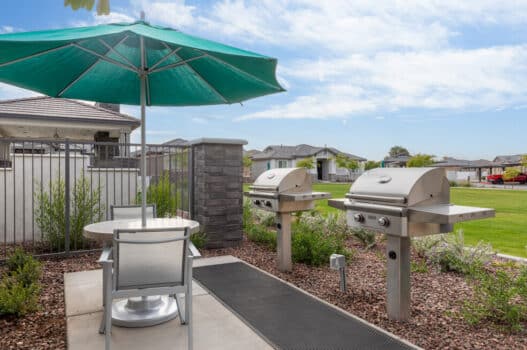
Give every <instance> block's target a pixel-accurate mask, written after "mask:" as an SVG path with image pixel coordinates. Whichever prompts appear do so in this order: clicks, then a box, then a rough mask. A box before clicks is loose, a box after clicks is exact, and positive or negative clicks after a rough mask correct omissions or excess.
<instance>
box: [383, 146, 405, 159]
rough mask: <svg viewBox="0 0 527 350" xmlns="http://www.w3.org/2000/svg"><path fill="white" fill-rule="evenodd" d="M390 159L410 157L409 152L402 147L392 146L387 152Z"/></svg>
mask: <svg viewBox="0 0 527 350" xmlns="http://www.w3.org/2000/svg"><path fill="white" fill-rule="evenodd" d="M388 154H389V156H390V157H398V156H410V152H408V150H407V149H406V148H404V147H402V146H393V147H392V148H390V151H389V152H388Z"/></svg>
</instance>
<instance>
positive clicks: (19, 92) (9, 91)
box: [0, 83, 40, 100]
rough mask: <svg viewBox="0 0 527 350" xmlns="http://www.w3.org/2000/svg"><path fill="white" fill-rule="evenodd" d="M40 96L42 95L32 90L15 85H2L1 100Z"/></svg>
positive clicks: (0, 90)
mask: <svg viewBox="0 0 527 350" xmlns="http://www.w3.org/2000/svg"><path fill="white" fill-rule="evenodd" d="M38 95H40V94H38V93H36V92H33V91H30V90H26V89H21V88H18V87H16V86H13V85H9V84H4V83H0V100H10V99H14V98H23V97H32V96H38Z"/></svg>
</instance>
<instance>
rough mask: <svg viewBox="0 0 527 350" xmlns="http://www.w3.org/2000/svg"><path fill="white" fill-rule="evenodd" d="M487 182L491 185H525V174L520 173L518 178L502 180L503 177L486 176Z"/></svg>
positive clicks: (526, 176)
mask: <svg viewBox="0 0 527 350" xmlns="http://www.w3.org/2000/svg"><path fill="white" fill-rule="evenodd" d="M487 181H488V182H490V183H491V184H502V183H503V182H519V183H520V184H524V183H527V174H524V173H520V174H518V176H516V177H514V178H512V179H508V180H504V179H503V175H501V174H500V175H487Z"/></svg>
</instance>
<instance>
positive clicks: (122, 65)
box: [72, 43, 139, 73]
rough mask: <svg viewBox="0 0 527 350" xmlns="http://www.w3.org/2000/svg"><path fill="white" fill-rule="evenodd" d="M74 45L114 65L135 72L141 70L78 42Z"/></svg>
mask: <svg viewBox="0 0 527 350" xmlns="http://www.w3.org/2000/svg"><path fill="white" fill-rule="evenodd" d="M72 45H73V46H75V47H76V48H78V49H80V50H82V51H85V52H87V53H91V54H92V55H94V56H97V57H99V58H100V59H102V60H104V61H106V62H109V63H112V64H114V65H116V66H119V67H121V68H124V69H127V70H129V71H132V72H134V73H138V72H139V70H138V69H137V68H136V67H130V66H128V65H126V64H123V63H121V62H119V61H116V60H114V59H111V58H109V57H106V56H103V55H101V54H100V53H98V52H95V51H93V50H90V49H87V48H85V47H83V46H80V45H79V44H77V43H73V44H72Z"/></svg>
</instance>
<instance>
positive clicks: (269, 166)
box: [267, 161, 271, 170]
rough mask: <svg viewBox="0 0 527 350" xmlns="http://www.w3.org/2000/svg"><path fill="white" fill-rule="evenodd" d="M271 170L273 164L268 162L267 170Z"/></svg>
mask: <svg viewBox="0 0 527 350" xmlns="http://www.w3.org/2000/svg"><path fill="white" fill-rule="evenodd" d="M269 169H271V162H270V161H267V170H269Z"/></svg>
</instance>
